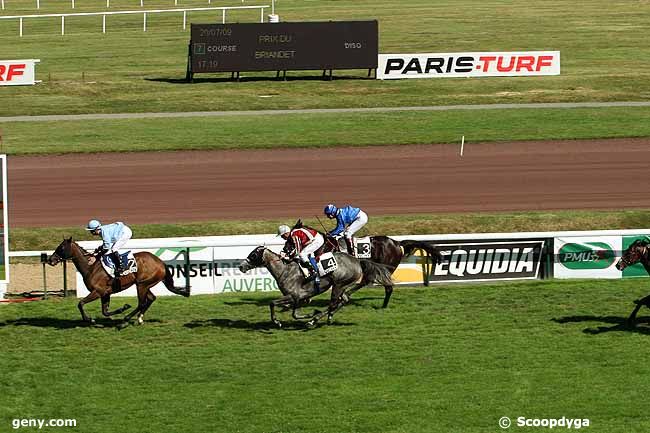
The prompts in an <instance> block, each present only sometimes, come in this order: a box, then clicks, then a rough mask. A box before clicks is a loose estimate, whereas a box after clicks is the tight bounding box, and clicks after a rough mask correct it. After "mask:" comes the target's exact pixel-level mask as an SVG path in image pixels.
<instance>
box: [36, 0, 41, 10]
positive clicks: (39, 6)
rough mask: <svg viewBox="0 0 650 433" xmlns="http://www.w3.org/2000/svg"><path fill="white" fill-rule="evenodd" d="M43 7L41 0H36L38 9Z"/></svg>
mask: <svg viewBox="0 0 650 433" xmlns="http://www.w3.org/2000/svg"><path fill="white" fill-rule="evenodd" d="M40 8H41V0H36V9H40Z"/></svg>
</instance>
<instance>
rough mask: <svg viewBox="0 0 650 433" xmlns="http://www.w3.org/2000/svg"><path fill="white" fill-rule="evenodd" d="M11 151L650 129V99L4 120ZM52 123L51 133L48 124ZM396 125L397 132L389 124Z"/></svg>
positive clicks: (410, 140) (418, 140) (447, 139)
mask: <svg viewBox="0 0 650 433" xmlns="http://www.w3.org/2000/svg"><path fill="white" fill-rule="evenodd" d="M0 126H1V127H2V129H3V131H4V139H3V143H4V146H3V148H4V149H5V151H6V152H7V153H9V154H16V155H20V154H51V153H73V152H128V151H156V150H188V149H201V150H213V149H251V148H267V149H268V148H286V147H335V146H365V145H389V144H428V143H460V137H461V136H462V135H464V136H465V140H466V142H467V144H468V145H471V143H476V142H485V141H510V140H539V139H579V138H582V139H589V138H601V137H607V138H615V137H648V136H650V107H643V108H591V109H521V110H513V109H508V110H483V111H474V110H472V111H465V110H455V111H432V112H421V111H419V112H414V111H408V112H393V113H352V114H345V115H342V114H309V115H300V114H293V115H273V116H265V117H261V116H241V117H240V116H237V117H221V118H217V117H201V118H176V119H174V118H172V119H144V120H143V119H133V120H90V121H89V120H84V121H53V122H38V123H36V124H34V123H31V122H13V123H4V124H0ZM44 130H45V131H48V132H47V133H46V134H44V133H43V131H44ZM387 131H389V132H387Z"/></svg>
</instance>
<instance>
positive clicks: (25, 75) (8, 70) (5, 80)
mask: <svg viewBox="0 0 650 433" xmlns="http://www.w3.org/2000/svg"><path fill="white" fill-rule="evenodd" d="M39 62H40V60H39V59H28V60H0V86H21V85H23V86H24V85H33V84H36V83H37V82H38V81H36V63H39Z"/></svg>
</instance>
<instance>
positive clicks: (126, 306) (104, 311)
mask: <svg viewBox="0 0 650 433" xmlns="http://www.w3.org/2000/svg"><path fill="white" fill-rule="evenodd" d="M110 305H111V295H104V296H102V314H103V315H104V316H105V317H111V316H113V315H115V314H121V313H123V312H125V311H126V310H128V309H129V308H131V306H130V305H129V304H124V305H123V306H122V307H120V308H118V309H117V310H115V311H108V307H110Z"/></svg>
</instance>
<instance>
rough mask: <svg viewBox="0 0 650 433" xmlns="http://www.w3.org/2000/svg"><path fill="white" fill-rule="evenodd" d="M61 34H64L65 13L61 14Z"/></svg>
mask: <svg viewBox="0 0 650 433" xmlns="http://www.w3.org/2000/svg"><path fill="white" fill-rule="evenodd" d="M61 34H62V35H65V15H61Z"/></svg>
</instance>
